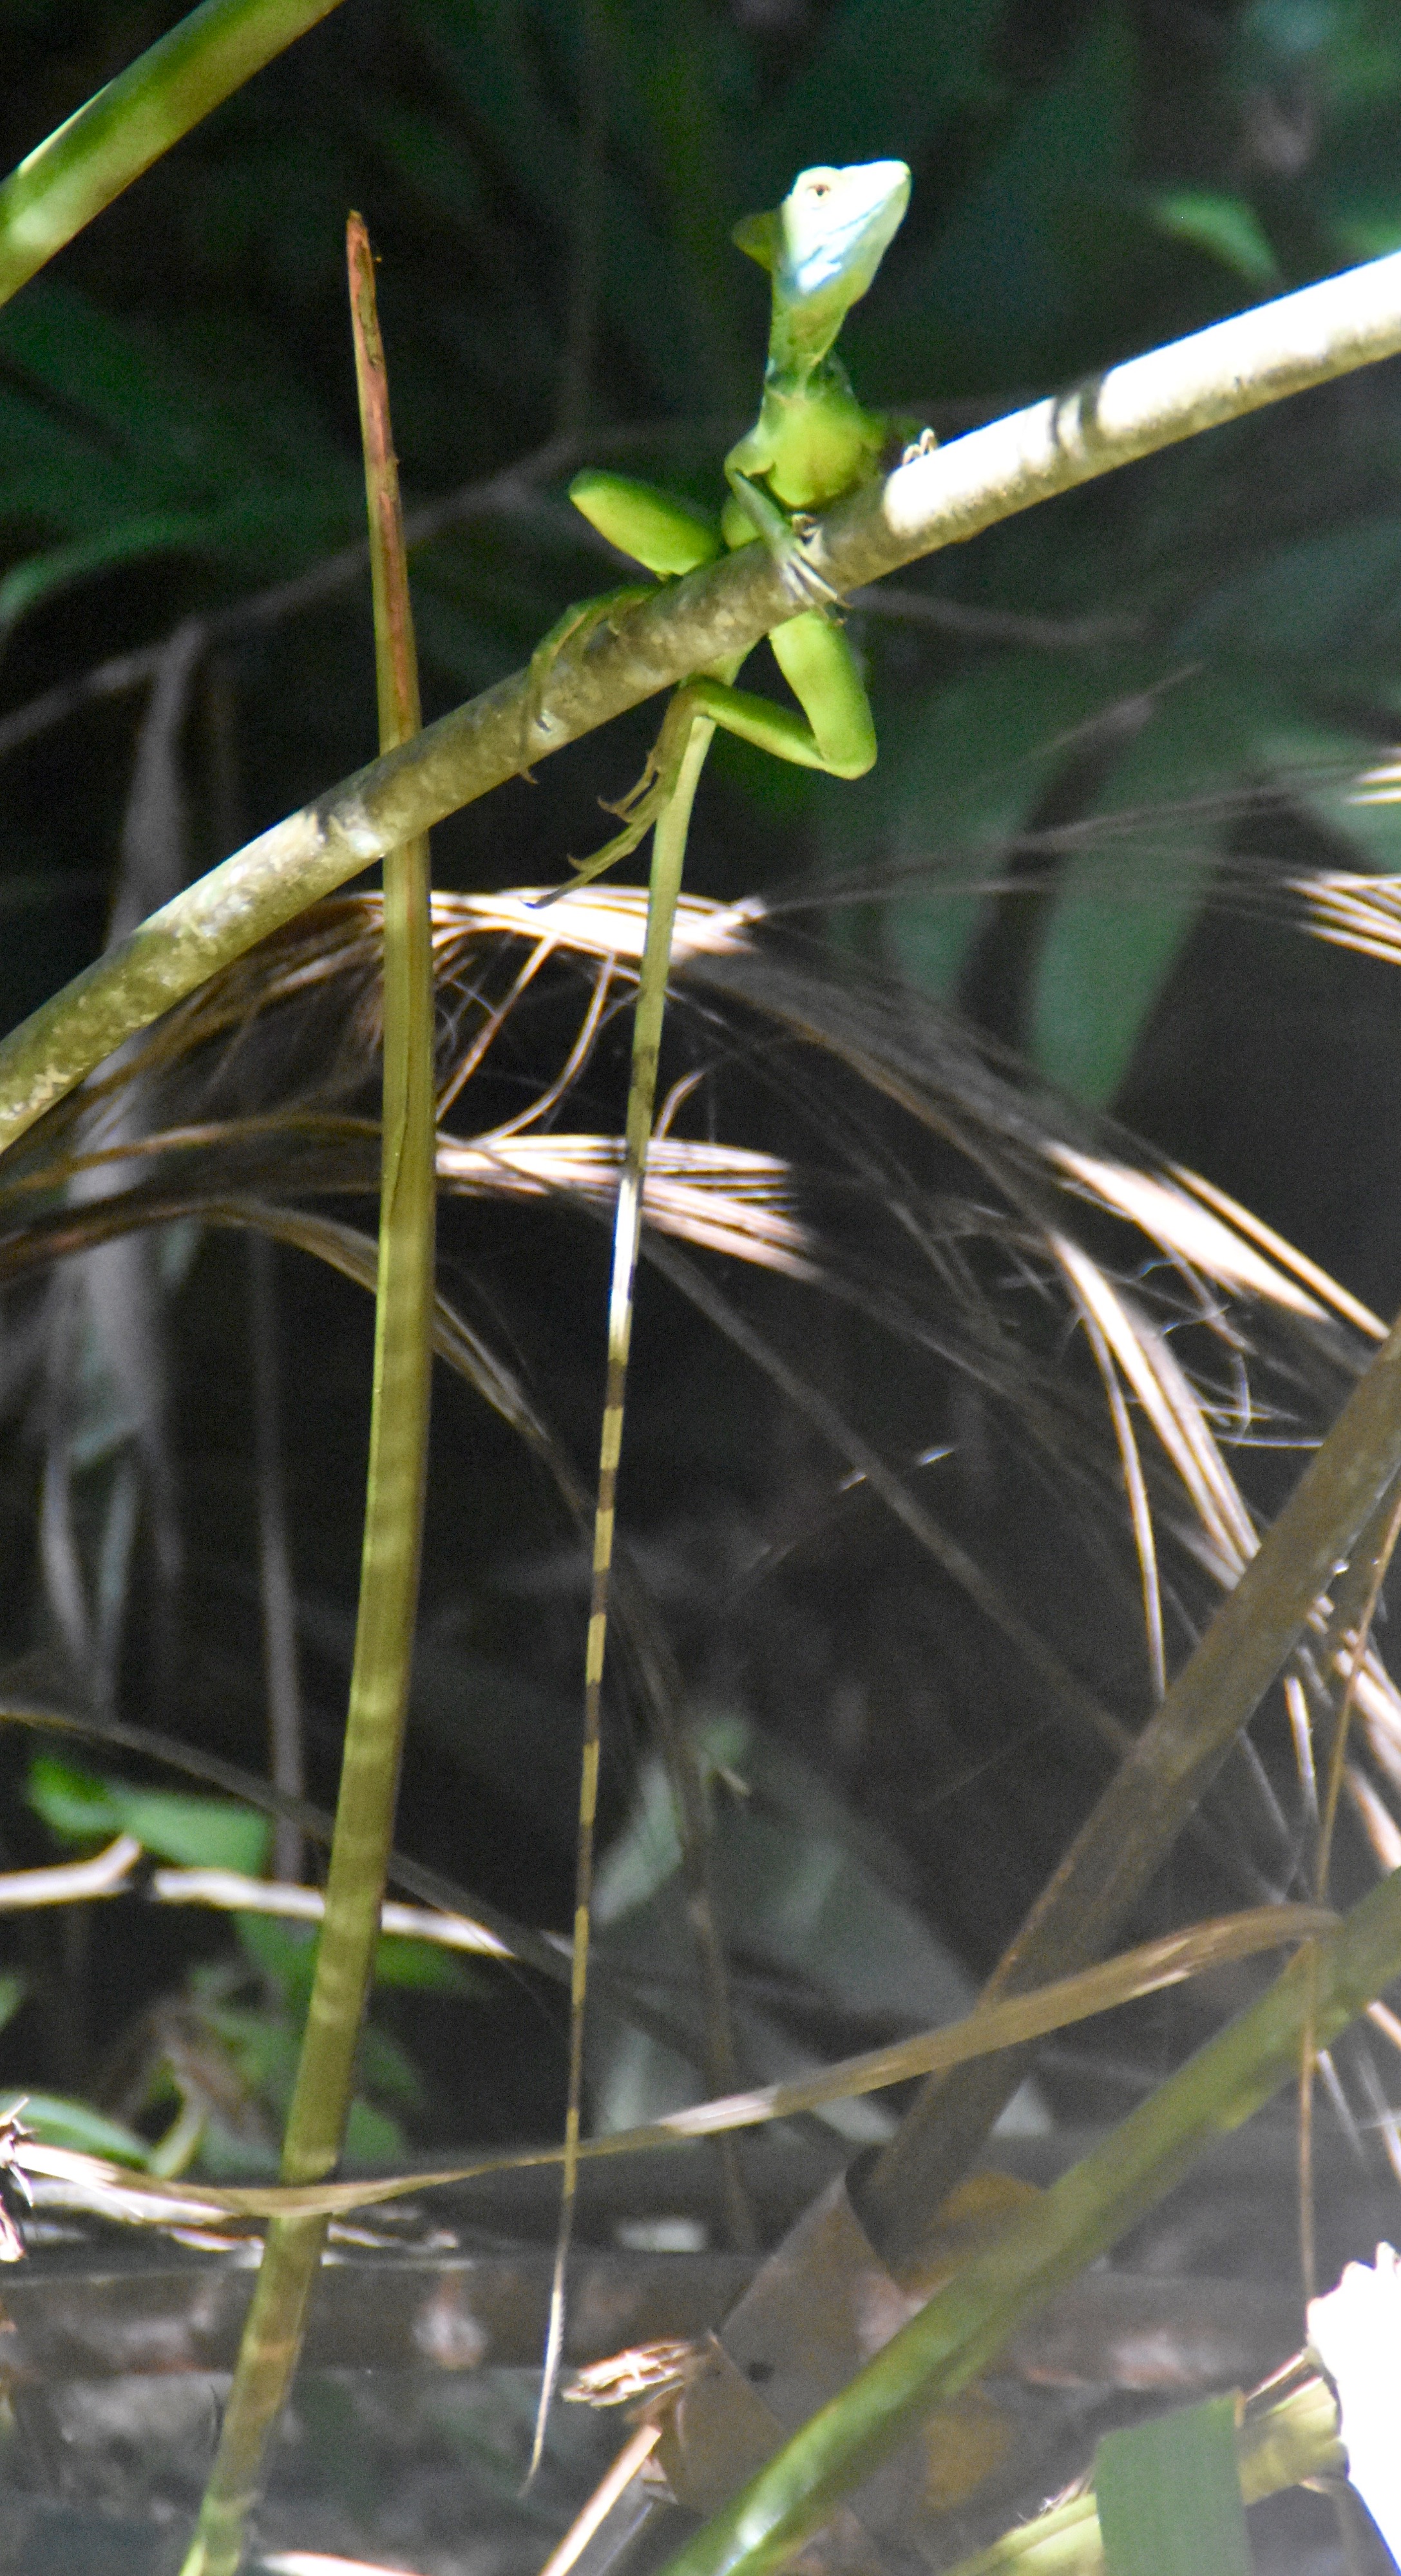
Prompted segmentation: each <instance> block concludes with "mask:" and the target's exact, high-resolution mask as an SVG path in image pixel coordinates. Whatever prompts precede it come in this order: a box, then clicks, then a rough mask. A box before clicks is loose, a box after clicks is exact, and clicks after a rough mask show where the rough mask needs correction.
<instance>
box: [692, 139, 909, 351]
mask: <svg viewBox="0 0 1401 2576" xmlns="http://www.w3.org/2000/svg"><path fill="white" fill-rule="evenodd" d="M909 202H910V173H909V169H908V167H907V165H906V164H905V162H903V161H857V162H853V163H852V164H851V165H850V167H848V168H847V169H844V170H837V169H831V168H828V167H826V166H822V165H819V167H818V168H816V169H813V170H800V171H799V173H798V176H797V178H796V179H795V180H794V182H793V185H792V187H791V188H790V189H789V191H788V194H787V196H786V197H785V198H784V200H783V203H782V205H781V206H779V207H778V208H777V209H776V210H775V211H774V213H772V214H768V215H750V216H749V217H747V218H746V220H745V222H743V223H742V224H737V225H736V226H735V231H734V239H735V241H736V243H737V244H738V246H739V248H740V249H741V250H743V251H747V252H748V254H749V256H750V258H751V259H757V260H758V262H759V264H760V266H761V267H762V268H766V269H768V270H769V271H770V273H771V275H772V277H773V281H774V296H775V300H776V301H781V302H782V303H784V304H785V305H788V306H790V307H794V308H798V307H806V308H810V309H815V308H821V309H822V310H823V311H824V312H825V310H826V308H828V307H829V306H830V308H831V310H832V312H833V314H834V315H835V321H834V325H833V336H835V331H836V328H837V327H839V325H840V322H841V318H842V316H843V315H844V314H845V313H846V312H847V311H848V310H849V308H850V306H852V305H853V304H855V303H856V302H857V301H858V299H859V298H860V297H861V296H863V295H864V294H865V292H866V290H867V288H868V287H869V285H870V283H871V280H872V278H873V277H874V276H875V273H876V270H877V269H878V268H879V266H880V263H881V260H882V258H883V257H884V254H885V252H886V250H887V249H888V248H889V246H890V243H891V242H892V241H893V239H894V237H895V234H896V233H897V231H898V230H899V228H900V224H901V222H902V221H903V218H904V213H905V208H906V207H907V205H908V204H909Z"/></svg>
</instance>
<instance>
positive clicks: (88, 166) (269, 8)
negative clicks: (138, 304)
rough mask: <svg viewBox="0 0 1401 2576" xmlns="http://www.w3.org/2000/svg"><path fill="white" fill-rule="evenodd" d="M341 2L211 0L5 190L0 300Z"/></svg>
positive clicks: (59, 131) (53, 137) (47, 142)
mask: <svg viewBox="0 0 1401 2576" xmlns="http://www.w3.org/2000/svg"><path fill="white" fill-rule="evenodd" d="M336 5H337V0H204V6H203V8H200V9H194V10H192V11H191V13H190V15H189V17H188V18H182V19H181V21H180V23H179V25H178V26H176V27H172V28H171V30H170V32H169V34H168V35H165V36H162V37H161V39H160V42H159V44H155V45H151V46H150V47H149V48H148V49H147V51H146V52H145V53H144V54H139V55H138V56H137V59H136V61H135V62H134V63H128V65H127V67H126V70H125V71H124V72H118V74H117V77H116V79H115V80H111V81H109V82H108V83H107V86H106V88H105V89H100V90H99V91H98V92H97V94H96V96H95V97H94V98H90V99H89V100H88V102H87V105H86V106H85V107H80V108H79V109H78V111H77V113H76V115H74V116H70V117H69V118H68V119H67V121H66V122H65V123H64V124H63V125H60V126H58V127H56V129H55V131H54V132H53V133H52V134H50V135H47V136H46V137H45V139H44V141H43V142H42V143H40V144H38V145H36V147H35V149H34V151H32V152H31V153H30V154H29V156H28V158H27V159H26V160H24V161H21V163H20V164H19V167H18V169H16V170H12V171H11V173H10V176H9V178H8V179H7V180H6V181H5V183H4V186H3V187H0V304H7V303H8V302H9V299H10V297H11V296H12V295H15V294H17V293H18V292H19V289H20V288H21V287H22V286H23V285H25V284H26V283H27V281H28V280H29V279H30V278H31V277H32V276H33V275H34V273H35V271H36V269H40V268H42V267H43V266H44V263H45V261H46V260H50V259H52V258H53V256H54V253H55V252H56V251H60V250H62V248H63V245H64V243H65V242H70V241H71V240H72V239H73V236H74V234H75V233H80V232H81V231H82V229H83V226H84V225H85V224H90V223H91V222H92V219H93V217H94V215H100V214H101V212H102V210H103V208H104V206H110V205H111V203H112V200H113V198H114V197H119V196H120V195H121V193H122V191H123V189H124V188H129V187H130V186H131V183H132V181H133V179H139V178H140V176H141V173H142V171H143V170H149V168H150V166H151V163H152V162H153V161H158V160H159V159H160V157H161V154H162V153H163V152H168V151H169V149H170V147H171V145H172V143H178V142H179V140H180V137H181V136H182V134H188V133H189V131H190V128H191V126H192V125H198V124H199V122H200V120H201V118H202V117H206V116H208V115H209V114H210V112H211V110H212V109H213V108H216V107H221V106H222V105H223V102H224V100H225V99H226V98H228V97H230V96H231V95H232V93H233V91H234V90H236V89H241V88H242V86H243V83H244V82H245V81H246V80H251V79H252V77H253V74H254V73H255V72H260V71H261V70H262V68H263V65H264V64H265V63H269V62H271V61H272V59H273V56H274V55H275V54H280V53H281V52H282V51H283V49H284V47H285V46H287V45H290V44H292V43H293V41H294V40H295V38H296V37H298V36H301V35H304V34H305V33H306V30H307V28H308V27H314V26H315V25H316V23H317V20H318V19H320V18H327V17H329V16H330V13H331V11H332V10H333V9H334V8H335V7H336Z"/></svg>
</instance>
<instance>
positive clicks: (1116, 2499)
mask: <svg viewBox="0 0 1401 2576" xmlns="http://www.w3.org/2000/svg"><path fill="white" fill-rule="evenodd" d="M1239 2404H1240V2400H1239V2398H1238V2397H1237V2396H1236V2395H1235V2394H1234V2393H1233V2394H1232V2395H1231V2396H1229V2397H1209V2398H1208V2399H1207V2400H1206V2402H1205V2404H1204V2405H1201V2406H1188V2407H1183V2408H1181V2409H1179V2410H1178V2411H1177V2412H1176V2413H1174V2414H1171V2415H1160V2416H1158V2417H1157V2418H1156V2420H1155V2421H1154V2422H1152V2423H1150V2424H1136V2425H1134V2426H1133V2427H1132V2428H1131V2429H1130V2430H1129V2431H1126V2432H1122V2433H1110V2434H1107V2435H1106V2437H1105V2439H1104V2440H1103V2441H1102V2442H1101V2443H1100V2446H1099V2449H1098V2451H1097V2452H1096V2454H1095V2501H1096V2504H1097V2506H1098V2508H1099V2528H1100V2533H1101V2536H1102V2538H1103V2541H1104V2563H1105V2567H1106V2569H1107V2571H1108V2576H1252V2570H1251V2558H1250V2542H1249V2539H1248V2537H1247V2534H1246V2528H1245V2507H1244V2505H1243V2504H1242V2502H1241V2492H1240V2474H1239V2471H1238V2469H1237V2466H1236V2417H1237V2410H1238V2407H1239Z"/></svg>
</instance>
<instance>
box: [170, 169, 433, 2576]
mask: <svg viewBox="0 0 1401 2576" xmlns="http://www.w3.org/2000/svg"><path fill="white" fill-rule="evenodd" d="M347 256H348V259H349V264H350V288H351V311H352V317H353V321H354V328H355V356H356V372H357V376H358V380H359V388H360V419H361V429H362V434H363V438H364V447H365V481H366V489H367V494H368V499H369V512H370V553H371V564H372V570H373V576H374V611H375V659H376V668H377V672H378V680H379V723H380V743H381V748H382V749H384V750H389V749H392V747H393V746H394V745H395V744H396V743H400V742H405V741H407V740H408V738H409V736H410V735H411V734H414V733H416V732H417V730H418V726H419V703H418V674H417V665H416V659H415V654H414V642H413V625H412V618H411V614H410V609H409V596H408V581H407V573H406V569H405V562H404V546H403V530H402V525H401V522H400V512H399V483H398V469H397V466H396V463H395V458H394V450H393V445H392V442H391V438H390V428H389V401H388V389H387V384H386V380H385V371H384V356H383V350H382V347H381V343H380V337H379V327H378V323H377V320H376V316H375V296H374V270H373V264H372V259H371V253H370V246H369V240H368V237H367V235H366V232H365V228H364V225H363V224H362V223H361V221H360V218H359V216H358V215H352V216H351V218H350V223H349V226H348V228H347ZM434 1130H435V1121H434V1090H433V955H432V923H431V916H430V906H429V876H428V844H427V841H426V840H416V841H410V842H407V843H405V845H404V846H403V847H402V848H401V849H398V850H394V851H391V853H390V854H389V856H388V857H387V858H386V860H385V863H384V1136H383V1156H382V1164H381V1179H380V1230H379V1280H378V1297H377V1304H376V1309H375V1361H374V1396H373V1405H372V1410H371V1418H370V1458H369V1476H368V1486H367V1492H366V1498H365V1535H364V1547H363V1553H362V1558H361V1568H360V1610H359V1619H358V1623H357V1626H356V1632H355V1663H354V1669H353V1671H352V1674H351V1682H350V1707H349V1713H348V1716H347V1719H346V1731H345V1753H344V1757H343V1760H342V1765H341V1784H340V1797H339V1800H338V1803H337V1807H336V1829H335V1837H334V1840H333V1842H332V1845H331V1862H330V1872H329V1876H328V1879H327V1885H326V1914H325V1921H324V1924H323V1927H322V1932H321V1939H320V1944H319V1946H318V1949H317V1954H316V1974H315V1978H314V1981H313V1984H312V1992H311V2004H310V2008H309V2011H308V2014H307V2025H306V2031H305V2035H304V2037H303V2041H302V2053H301V2059H300V2063H299V2065H298V2068H297V2081H296V2088H295V2091H294V2093H293V2097H292V2107H291V2111H290V2113H289V2115H288V2121H287V2134H286V2137H285V2139H284V2141H283V2148H282V2178H283V2180H284V2182H289V2183H308V2182H318V2181H320V2180H321V2179H322V2178H323V2176H325V2175H326V2174H328V2173H330V2172H331V2170H332V2168H333V2167H334V2165H335V2163H336V2161H337V2159H338V2157H339V2155H340V2151H341V2142H342V2138H343V2135H344V2131H345V2122H346V2115H347V2112H348V2110H349V2107H350V2098H351V2089H352V2084H353V2079H354V2070H355V2052H356V2047H357V2044H358V2041H359V2037H360V2025H361V2022H362V2020H363V2018H364V2010H365V2000H366V1996H367V1994H368V1992H369V1987H370V1979H371V1974H372V1970H373V1966H374V1953H375V1943H376V1940H377V1938H378V1935H379V1910H380V1904H381V1901H382V1898H383V1895H384V1881H385V1870H386V1865H387V1862H388V1858H389V1850H390V1843H391V1839H392V1834H393V1826H394V1804H395V1797H396V1793H397V1790H398V1782H399V1760H400V1752H401V1748H402V1744H403V1735H404V1718H405V1713H406V1709H407V1705H408V1689H409V1671H410V1665H411V1661H412V1654H413V1632H414V1616H415V1612H416V1609H417V1603H418V1571H419V1554H420V1545H421V1538H422V1529H423V1495H424V1474H425V1466H426V1460H427V1449H428V1397H429V1372H430V1365H431V1331H432V1320H433V1241H434V1215H435V1170H434V1141H435V1134H434ZM325 2233H326V2222H325V2220H324V2219H319V2218H312V2219H301V2218H298V2219H278V2220H274V2222H273V2224H272V2226H271V2227H270V2229H269V2231H268V2240H267V2247H266V2250H265V2252H264V2255H263V2260H262V2264H261V2267H260V2269H259V2273H258V2280H257V2286H256V2288H255V2291H254V2295H253V2304H252V2307H251V2308H250V2310H249V2315H248V2322H247V2325H246V2326H245V2328H244V2334H243V2341H242V2343H241V2345H240V2347H239V2356H238V2366H237V2369H236V2370H235V2373H234V2381H233V2386H232V2388H231V2390H230V2392H229V2402H228V2407H227V2411H226V2413H225V2417H224V2425H223V2432H222V2435H221V2438H220V2443H219V2449H218V2454H217V2456H216V2458H215V2462H214V2468H213V2471H212V2473H211V2476H210V2481H209V2485H208V2488H207V2489H206V2492H205V2497H204V2502H203V2505H202V2507H201V2509H200V2518H199V2524H198V2528H197V2530H196V2533H195V2538H194V2541H193V2544H192V2546H191V2549H190V2552H189V2555H188V2557H187V2558H186V2561H185V2566H184V2570H183V2576H234V2571H235V2570H236V2568H237V2566H238V2563H239V2559H240V2557H241V2555H242V2549H243V2533H244V2526H245V2522H246V2520H247V2516H248V2514H249V2512H250V2510H251V2509H252V2507H253V2506H254V2504H255V2503H256V2502H257V2498H258V2493H259V2489H260V2486H261V2483H262V2466H263V2458H264V2453H265V2451H266V2448H267V2443H268V2440H269V2437H270V2435H271V2432H272V2429H273V2426H274V2424H275V2423H276V2420H277V2416H278V2414H279V2412H280V2410H281V2407H282V2403H283V2400H284V2398H285V2396H286V2394H287V2390H288V2387H289V2385H290V2382H291V2378H292V2373H293V2371H294V2369H295V2368H296V2362H297V2355H298V2353H299V2351H300V2349H301V2340H302V2330H303V2325H304V2321H305V2316H306V2309H307V2302H308V2300H309V2298H310V2295H311V2290H312V2287H313V2284H314V2282H315V2278H316V2271H317V2265H318V2263H319V2261H320V2257H321V2249H322V2245H323V2243H324V2240H325Z"/></svg>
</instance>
